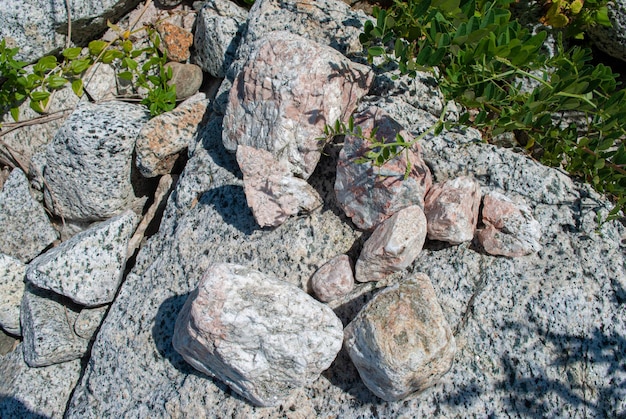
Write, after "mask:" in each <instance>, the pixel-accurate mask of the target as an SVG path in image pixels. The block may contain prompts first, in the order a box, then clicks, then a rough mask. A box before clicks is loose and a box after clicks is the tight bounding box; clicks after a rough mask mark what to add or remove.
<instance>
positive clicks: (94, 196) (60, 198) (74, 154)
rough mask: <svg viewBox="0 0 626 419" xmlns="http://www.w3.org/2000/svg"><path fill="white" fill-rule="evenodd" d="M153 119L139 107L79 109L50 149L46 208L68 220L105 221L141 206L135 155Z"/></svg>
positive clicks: (113, 105) (108, 105) (87, 106)
mask: <svg viewBox="0 0 626 419" xmlns="http://www.w3.org/2000/svg"><path fill="white" fill-rule="evenodd" d="M147 120H148V112H147V110H146V109H145V108H144V107H143V106H139V105H132V104H128V103H123V102H106V103H102V104H99V105H92V104H87V103H85V104H82V105H81V106H79V107H78V109H76V110H75V111H74V113H72V115H71V116H70V117H69V118H68V120H67V121H66V122H65V123H64V124H63V127H61V129H60V130H59V131H58V132H57V134H56V135H55V137H54V140H53V141H52V142H51V143H50V144H49V145H48V148H47V151H46V160H47V166H46V169H45V173H44V178H45V180H46V193H45V199H46V206H47V207H48V208H50V209H51V210H52V211H53V212H54V213H55V214H57V215H59V216H62V217H64V218H66V219H70V220H74V221H99V220H102V219H106V218H110V217H112V216H114V215H116V214H119V213H121V212H123V211H124V210H126V209H128V208H132V207H133V206H137V205H138V204H141V203H142V200H141V199H139V198H138V197H136V196H135V192H134V189H133V187H135V188H136V187H137V185H136V184H135V185H133V182H132V181H131V180H132V153H133V149H134V146H135V138H136V137H137V134H138V133H139V130H140V129H141V127H142V126H143V124H144V123H145V122H146V121H147Z"/></svg>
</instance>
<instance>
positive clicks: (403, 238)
mask: <svg viewBox="0 0 626 419" xmlns="http://www.w3.org/2000/svg"><path fill="white" fill-rule="evenodd" d="M425 240H426V217H425V216H424V211H422V208H421V207H419V206H418V205H411V206H410V207H406V208H403V209H401V210H400V211H398V212H396V213H395V214H394V215H392V216H391V217H389V218H388V219H387V220H385V221H384V222H383V223H382V224H381V225H379V226H378V227H377V228H376V230H374V233H372V235H371V236H370V238H369V239H367V241H366V242H365V244H364V245H363V250H362V251H361V254H360V255H359V260H357V262H356V280H357V281H359V282H369V281H380V280H381V279H383V278H385V277H386V276H387V275H389V274H392V273H394V272H399V271H401V270H403V269H405V268H406V267H407V266H409V265H410V264H411V263H413V261H414V260H415V259H416V258H417V255H419V254H420V252H421V251H422V247H423V246H424V242H425Z"/></svg>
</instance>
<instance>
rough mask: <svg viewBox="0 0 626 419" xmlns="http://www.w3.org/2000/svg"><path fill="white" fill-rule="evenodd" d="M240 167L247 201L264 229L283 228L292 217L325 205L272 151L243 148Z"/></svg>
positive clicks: (238, 151)
mask: <svg viewBox="0 0 626 419" xmlns="http://www.w3.org/2000/svg"><path fill="white" fill-rule="evenodd" d="M237 163H238V164H239V168H240V169H241V172H242V173H243V184H244V188H243V190H244V192H245V194H246V201H247V202H248V206H249V207H250V209H252V213H253V214H254V219H255V220H256V221H257V223H258V224H259V226H261V227H268V226H269V227H276V226H279V225H281V224H282V223H284V222H285V220H286V219H287V218H289V217H290V216H292V215H295V214H298V213H299V212H309V211H311V210H313V209H315V208H317V207H320V206H321V205H322V200H321V198H320V196H319V194H318V193H317V191H316V190H315V189H314V188H313V187H312V186H311V185H309V184H308V183H307V182H306V180H304V179H300V178H297V177H294V176H293V175H292V174H291V172H290V170H289V166H288V165H287V163H286V162H285V161H284V160H283V161H276V159H275V158H274V156H273V155H272V153H270V152H269V151H265V150H259V149H256V148H253V147H248V146H244V145H241V146H239V147H237Z"/></svg>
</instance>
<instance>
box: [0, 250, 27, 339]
mask: <svg viewBox="0 0 626 419" xmlns="http://www.w3.org/2000/svg"><path fill="white" fill-rule="evenodd" d="M25 273H26V265H24V264H23V263H22V262H20V261H19V260H18V259H15V258H12V257H11V256H7V255H5V254H2V253H0V295H2V300H0V327H2V328H3V329H4V330H5V331H7V332H9V333H11V334H12V335H15V336H21V334H22V331H21V328H20V304H21V302H22V295H23V294H24V274H25Z"/></svg>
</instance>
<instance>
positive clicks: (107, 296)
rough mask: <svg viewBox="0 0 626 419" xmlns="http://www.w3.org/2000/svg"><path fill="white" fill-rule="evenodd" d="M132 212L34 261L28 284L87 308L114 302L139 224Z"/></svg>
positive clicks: (106, 222) (31, 264)
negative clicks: (129, 247) (132, 239)
mask: <svg viewBox="0 0 626 419" xmlns="http://www.w3.org/2000/svg"><path fill="white" fill-rule="evenodd" d="M138 221H139V220H138V217H137V215H135V213H134V212H132V211H126V212H124V213H122V214H120V215H118V216H116V217H114V218H111V219H110V220H107V221H104V222H102V223H99V224H96V225H94V226H92V227H90V228H89V229H87V230H85V231H83V232H80V233H78V234H76V235H75V236H73V237H72V238H71V239H69V240H68V241H66V242H63V243H61V245H59V246H57V247H55V248H53V249H51V250H49V251H48V252H46V253H44V254H43V255H41V256H39V257H38V258H36V259H35V260H33V261H32V262H31V263H30V265H29V266H28V270H27V272H26V278H27V280H28V281H29V282H30V283H32V284H34V285H36V286H38V287H40V288H44V289H47V290H51V291H54V292H56V293H58V294H60V295H63V296H66V297H69V298H71V299H72V300H73V301H75V302H76V303H78V304H82V305H84V306H89V307H93V306H98V305H101V304H107V303H110V302H112V301H113V298H114V297H115V293H116V292H117V289H118V287H119V285H120V282H121V281H122V276H123V274H124V266H125V265H126V258H127V248H128V240H129V239H130V237H131V236H132V234H133V231H134V230H135V227H136V226H137V223H138Z"/></svg>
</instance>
